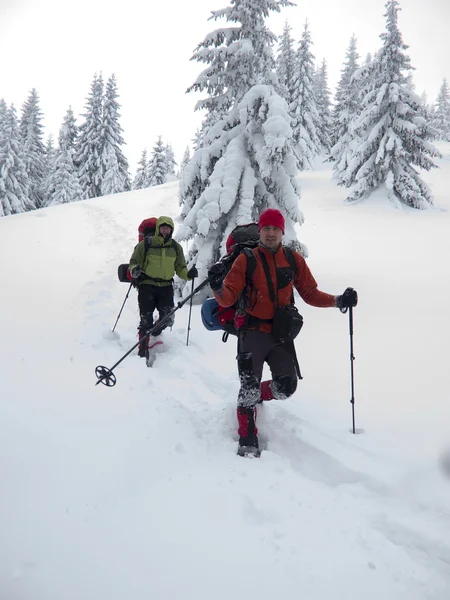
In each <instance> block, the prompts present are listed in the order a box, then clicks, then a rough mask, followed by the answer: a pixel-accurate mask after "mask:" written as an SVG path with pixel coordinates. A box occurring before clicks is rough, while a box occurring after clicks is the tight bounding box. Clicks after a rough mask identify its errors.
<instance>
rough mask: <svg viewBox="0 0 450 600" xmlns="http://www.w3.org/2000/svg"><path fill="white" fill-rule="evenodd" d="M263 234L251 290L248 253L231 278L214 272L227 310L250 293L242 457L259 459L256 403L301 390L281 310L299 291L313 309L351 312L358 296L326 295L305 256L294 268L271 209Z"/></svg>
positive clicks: (243, 354) (242, 370) (244, 337)
mask: <svg viewBox="0 0 450 600" xmlns="http://www.w3.org/2000/svg"><path fill="white" fill-rule="evenodd" d="M258 231H259V235H260V241H259V245H258V247H257V248H255V249H254V250H252V252H253V254H254V256H255V258H256V268H255V271H254V273H253V275H252V278H251V282H250V284H251V285H249V286H248V287H247V288H246V285H247V282H246V268H247V256H246V255H245V254H244V253H241V254H240V255H239V256H238V257H237V259H236V260H235V262H234V263H233V266H232V267H231V269H230V271H229V273H228V274H227V275H226V276H225V273H226V267H225V266H224V264H223V263H222V262H219V263H216V264H215V265H213V266H212V267H211V269H210V270H209V273H208V275H209V277H210V285H211V288H212V290H213V292H214V296H215V298H216V300H217V302H218V303H219V304H220V305H221V306H224V307H229V306H233V305H234V304H235V303H236V302H237V300H238V298H239V296H240V294H241V293H242V292H243V290H244V288H246V290H247V301H246V308H245V311H246V313H247V315H246V319H247V325H246V326H245V327H244V328H243V330H241V332H240V334H239V337H238V370H239V377H240V381H241V387H240V390H239V395H238V408H237V420H238V434H239V450H238V454H241V455H245V454H248V453H253V454H257V455H258V454H259V450H258V437H257V433H258V430H257V427H256V404H257V403H258V402H261V401H264V400H272V399H278V400H284V399H286V398H289V397H290V396H291V395H292V394H293V393H294V392H295V390H296V388H297V379H298V376H299V369H298V363H297V358H296V355H295V347H294V344H293V341H289V342H278V341H276V339H275V338H274V336H273V333H272V326H273V319H274V315H275V311H276V309H277V307H282V306H287V305H289V304H291V303H292V301H293V289H294V287H295V289H296V290H297V291H298V293H299V294H300V296H301V297H302V299H303V300H304V301H305V302H306V303H307V304H310V305H312V306H317V307H322V308H326V307H332V306H337V307H338V308H340V309H344V310H345V308H346V307H349V306H356V304H357V294H356V292H355V290H353V289H352V288H347V290H346V291H345V292H344V294H342V295H341V296H334V295H331V294H326V293H325V292H321V291H320V290H319V289H318V286H317V283H316V280H315V279H314V277H313V275H312V273H311V271H310V270H309V268H308V266H307V264H306V261H305V259H304V258H303V256H301V255H300V254H299V253H298V252H295V251H292V250H291V254H292V256H293V259H294V261H295V269H292V268H291V264H290V261H289V260H288V258H287V255H286V252H285V250H284V248H283V245H282V238H283V234H284V217H283V215H282V214H281V212H280V211H278V210H275V209H271V208H269V209H267V210H265V211H264V212H263V213H262V214H261V216H260V218H259V221H258ZM269 279H270V282H269ZM270 288H272V296H271V289H270ZM265 362H267V364H268V365H269V367H270V370H271V373H272V379H271V380H268V381H263V382H262V383H261V378H262V373H263V366H264V363H265Z"/></svg>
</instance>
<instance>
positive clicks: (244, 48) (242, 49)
mask: <svg viewBox="0 0 450 600" xmlns="http://www.w3.org/2000/svg"><path fill="white" fill-rule="evenodd" d="M291 5H292V3H291V2H289V0H259V1H258V2H255V0H231V6H227V7H226V8H224V9H222V10H216V11H212V16H211V17H210V18H211V19H214V20H215V21H216V20H218V19H221V18H225V19H226V21H227V23H230V24H231V26H230V27H221V28H219V29H216V30H215V31H213V32H212V33H210V34H209V35H207V36H206V38H205V39H204V40H203V42H201V43H200V44H199V45H198V47H197V48H196V51H195V53H194V55H193V56H192V58H191V60H196V61H198V62H201V63H205V64H206V65H207V67H206V68H205V69H204V70H203V71H202V73H201V74H200V75H199V76H198V77H197V79H196V81H195V82H194V83H193V85H192V86H190V87H189V88H188V90H187V91H188V92H191V91H195V92H203V91H206V92H207V94H208V97H207V98H204V99H202V100H199V101H198V102H197V105H196V110H198V109H205V110H206V111H207V113H209V115H210V116H211V118H213V117H214V115H216V117H215V121H214V118H213V122H212V123H211V125H212V126H213V125H214V124H215V122H217V121H218V120H222V119H223V118H225V117H226V115H228V113H229V111H230V109H231V107H232V106H233V104H234V103H235V102H239V101H240V100H241V99H242V98H243V96H244V94H245V93H246V92H247V91H248V90H249V89H250V88H251V87H252V86H253V85H255V84H257V83H267V84H275V83H276V75H275V73H274V68H275V61H274V58H273V54H272V45H273V44H274V42H275V40H276V36H275V35H274V34H273V33H272V32H271V31H269V29H268V28H267V27H266V25H265V23H264V19H265V18H266V17H267V16H268V15H269V13H270V12H271V11H274V12H280V8H281V7H282V6H291Z"/></svg>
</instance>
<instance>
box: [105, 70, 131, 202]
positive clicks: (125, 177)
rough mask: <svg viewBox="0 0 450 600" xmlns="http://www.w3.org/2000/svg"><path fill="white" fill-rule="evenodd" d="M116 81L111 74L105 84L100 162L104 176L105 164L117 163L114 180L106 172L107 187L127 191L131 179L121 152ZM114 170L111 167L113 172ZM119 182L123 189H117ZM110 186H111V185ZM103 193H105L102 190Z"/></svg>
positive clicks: (106, 167)
mask: <svg viewBox="0 0 450 600" xmlns="http://www.w3.org/2000/svg"><path fill="white" fill-rule="evenodd" d="M117 99H118V92H117V81H116V77H115V75H114V74H113V75H111V77H110V78H109V79H108V82H107V84H106V91H105V100H104V104H103V131H104V142H103V149H102V150H103V155H102V164H103V168H104V174H105V175H104V176H106V171H107V169H109V168H110V167H108V166H107V165H110V166H111V165H115V163H117V165H118V167H119V170H118V177H117V180H116V181H115V182H112V174H111V173H109V174H108V180H109V181H110V183H109V184H107V185H108V189H116V190H117V191H122V192H123V191H125V192H128V191H130V190H131V181H130V174H129V167H128V161H127V159H126V158H125V155H124V154H123V152H122V146H123V145H124V143H125V142H124V139H123V137H122V132H123V129H122V127H121V126H120V124H119V118H120V113H119V109H120V104H119V103H118V101H117ZM112 154H115V156H116V160H115V161H114V160H113V159H112ZM114 172H115V170H114V168H113V173H114ZM120 184H122V186H123V189H122V190H119V187H120ZM111 186H112V187H111ZM103 193H105V192H104V191H103Z"/></svg>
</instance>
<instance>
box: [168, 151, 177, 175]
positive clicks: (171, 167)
mask: <svg viewBox="0 0 450 600" xmlns="http://www.w3.org/2000/svg"><path fill="white" fill-rule="evenodd" d="M165 155H166V168H167V174H168V175H172V176H173V178H174V177H175V167H176V166H177V161H176V160H175V154H174V152H173V148H172V146H171V144H167V145H166V147H165Z"/></svg>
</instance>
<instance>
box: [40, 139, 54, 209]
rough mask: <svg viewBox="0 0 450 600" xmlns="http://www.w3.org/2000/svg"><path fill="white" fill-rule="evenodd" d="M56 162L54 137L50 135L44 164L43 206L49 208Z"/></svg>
mask: <svg viewBox="0 0 450 600" xmlns="http://www.w3.org/2000/svg"><path fill="white" fill-rule="evenodd" d="M55 160H56V150H55V147H54V145H53V135H52V134H50V135H49V136H48V139H47V145H46V147H45V162H44V176H43V178H42V181H43V193H44V201H43V205H44V206H47V205H48V201H49V183H50V178H51V175H52V173H53V170H54V166H55Z"/></svg>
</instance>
